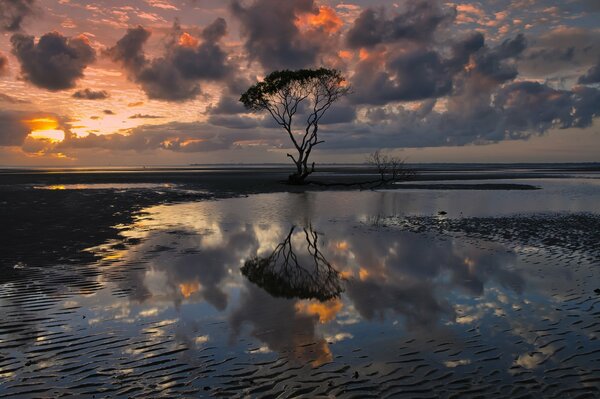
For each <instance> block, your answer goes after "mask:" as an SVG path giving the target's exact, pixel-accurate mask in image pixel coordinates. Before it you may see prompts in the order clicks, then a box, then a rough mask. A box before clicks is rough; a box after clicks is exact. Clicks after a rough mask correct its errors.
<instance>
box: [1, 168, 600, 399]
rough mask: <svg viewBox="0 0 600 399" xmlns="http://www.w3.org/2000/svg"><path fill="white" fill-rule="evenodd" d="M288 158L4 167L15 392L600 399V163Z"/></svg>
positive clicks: (7, 362)
mask: <svg viewBox="0 0 600 399" xmlns="http://www.w3.org/2000/svg"><path fill="white" fill-rule="evenodd" d="M285 173H286V172H285V170H282V169H278V168H253V169H248V168H241V167H240V168H228V169H201V168H189V169H177V170H175V169H173V170H169V169H165V170H159V169H152V170H146V169H141V170H130V169H128V170H68V171H60V170H22V171H19V170H10V171H4V172H3V173H0V207H1V208H0V216H1V217H2V220H3V223H2V227H0V228H1V229H2V251H1V252H0V308H1V309H2V318H1V320H0V397H7V398H9V397H10V398H13V397H24V398H29V397H31V398H50V397H52V398H54V397H62V396H69V395H70V396H74V397H95V398H104V397H106V398H113V397H123V398H129V397H140V398H147V397H307V398H308V397H310V398H313V397H340V398H351V397H360V398H367V397H373V398H381V397H406V398H420V397H423V398H431V397H441V398H451V397H460V398H467V397H511V398H516V397H532V398H539V397H549V398H552V397H556V398H585V397H598V396H600V378H599V377H598V376H599V375H600V361H599V359H600V342H599V340H598V338H599V336H600V172H599V171H598V167H597V165H596V166H594V167H587V166H586V167H584V166H579V167H559V166H556V167H543V168H542V167H539V168H534V167H530V166H518V167H517V166H515V167H500V166H498V167H493V168H492V167H489V166H487V167H485V166H480V167H476V168H475V167H461V168H449V167H448V166H443V167H442V166H436V167H432V168H430V169H425V170H422V171H421V173H420V174H419V175H417V178H416V179H415V181H411V182H407V183H399V184H397V185H396V186H395V187H392V188H388V189H381V190H374V191H371V190H349V189H347V188H345V189H331V188H324V187H322V186H309V187H289V186H286V185H283V184H282V183H280V181H281V180H285V176H286V174H285ZM365 174H368V171H363V170H360V169H358V168H356V169H355V168H341V169H340V168H330V169H329V170H326V171H324V172H323V173H321V174H318V175H317V176H316V179H319V180H320V181H332V180H336V181H351V180H352V179H357V178H359V177H360V176H364V175H365ZM417 186H418V187H417Z"/></svg>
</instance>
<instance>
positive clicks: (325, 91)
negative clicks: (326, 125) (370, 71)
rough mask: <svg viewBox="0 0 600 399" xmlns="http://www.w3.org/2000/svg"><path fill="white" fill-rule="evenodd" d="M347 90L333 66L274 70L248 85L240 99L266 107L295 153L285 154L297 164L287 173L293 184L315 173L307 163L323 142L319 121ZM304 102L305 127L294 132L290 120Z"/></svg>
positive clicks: (248, 105) (252, 107)
mask: <svg viewBox="0 0 600 399" xmlns="http://www.w3.org/2000/svg"><path fill="white" fill-rule="evenodd" d="M349 93H350V87H349V86H348V85H347V84H346V79H345V78H344V76H343V75H342V74H341V72H340V71H338V70H335V69H326V68H320V69H316V70H313V69H300V70H297V71H289V70H284V71H275V72H272V73H270V74H269V75H268V76H267V77H266V78H265V79H264V80H263V81H262V82H258V83H256V84H254V85H253V86H251V87H250V88H249V89H248V90H247V91H246V92H245V93H244V94H242V96H241V98H240V101H241V102H242V103H243V104H244V106H245V107H246V108H247V109H249V110H251V111H255V112H258V111H264V110H267V111H268V112H269V113H270V114H271V116H272V117H273V119H274V120H275V121H276V122H277V124H278V125H279V126H281V127H282V128H283V129H284V130H285V131H286V132H287V134H288V135H289V137H290V139H291V140H292V143H293V145H294V147H295V148H296V151H298V154H297V155H296V156H294V155H292V154H289V153H288V154H287V156H288V157H290V158H291V159H292V161H293V162H294V165H295V166H296V171H295V172H294V173H293V174H292V175H290V176H289V182H290V183H292V184H303V183H304V181H305V179H306V177H308V175H310V174H311V173H313V172H314V170H315V163H314V162H313V163H312V164H311V166H310V167H309V166H308V159H309V157H310V154H311V152H312V150H313V148H314V147H315V146H316V145H318V144H321V143H323V140H319V137H318V131H319V122H320V121H321V118H322V117H323V115H325V113H326V112H327V110H328V109H329V108H330V107H331V106H332V105H333V103H334V102H336V101H337V100H338V99H339V98H341V97H343V96H345V95H347V94H349ZM304 102H306V103H307V107H306V109H307V110H308V117H307V119H306V127H305V128H304V129H303V130H300V131H296V130H295V129H294V127H293V119H294V116H295V115H296V113H297V112H299V111H300V112H302V110H303V106H304Z"/></svg>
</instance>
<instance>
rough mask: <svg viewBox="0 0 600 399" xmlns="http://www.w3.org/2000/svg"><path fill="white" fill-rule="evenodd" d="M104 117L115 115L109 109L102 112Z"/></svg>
mask: <svg viewBox="0 0 600 399" xmlns="http://www.w3.org/2000/svg"><path fill="white" fill-rule="evenodd" d="M102 112H103V113H104V114H105V115H114V114H115V113H114V112H113V111H112V110H110V109H105V110H104V111H102Z"/></svg>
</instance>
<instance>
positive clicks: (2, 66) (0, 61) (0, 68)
mask: <svg viewBox="0 0 600 399" xmlns="http://www.w3.org/2000/svg"><path fill="white" fill-rule="evenodd" d="M6 74H8V58H6V56H5V55H4V54H2V53H0V76H4V75H6Z"/></svg>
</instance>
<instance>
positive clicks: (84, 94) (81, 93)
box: [72, 88, 109, 100]
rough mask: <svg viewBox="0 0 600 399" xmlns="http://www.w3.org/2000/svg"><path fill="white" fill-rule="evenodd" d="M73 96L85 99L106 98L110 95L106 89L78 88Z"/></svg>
mask: <svg viewBox="0 0 600 399" xmlns="http://www.w3.org/2000/svg"><path fill="white" fill-rule="evenodd" d="M72 97H73V98H79V99H83V100H104V99H106V98H108V97H109V96H108V92H106V91H105V90H98V91H94V90H91V89H87V88H86V89H83V90H77V91H76V92H75V93H73V96H72Z"/></svg>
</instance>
